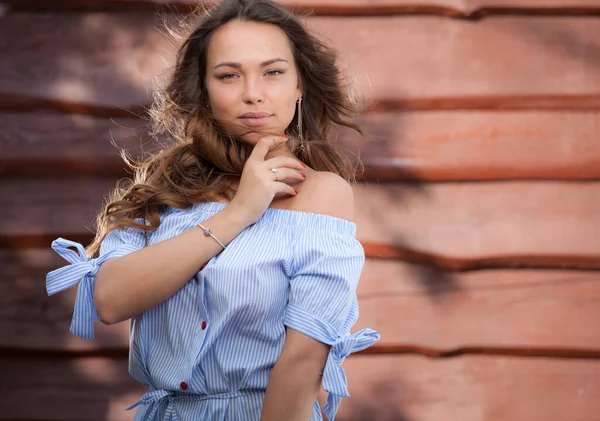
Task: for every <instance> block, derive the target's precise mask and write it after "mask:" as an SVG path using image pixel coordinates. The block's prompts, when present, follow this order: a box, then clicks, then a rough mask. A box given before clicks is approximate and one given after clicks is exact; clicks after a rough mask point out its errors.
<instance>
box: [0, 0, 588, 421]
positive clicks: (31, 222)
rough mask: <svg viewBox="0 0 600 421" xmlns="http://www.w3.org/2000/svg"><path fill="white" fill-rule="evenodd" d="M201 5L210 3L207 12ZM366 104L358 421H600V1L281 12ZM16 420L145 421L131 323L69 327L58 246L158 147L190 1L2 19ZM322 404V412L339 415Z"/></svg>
mask: <svg viewBox="0 0 600 421" xmlns="http://www.w3.org/2000/svg"><path fill="white" fill-rule="evenodd" d="M200 3H201V2H200V1H199V0H197V1H196V2H195V3H194V5H198V4H200ZM282 3H283V4H286V5H288V6H291V7H293V8H295V9H296V10H299V11H302V12H304V11H307V10H314V12H315V13H314V14H313V15H312V16H310V17H307V18H305V21H306V23H307V24H308V26H309V27H310V28H312V29H314V30H316V31H317V32H318V33H320V34H321V35H322V36H324V37H326V38H327V39H329V41H330V42H331V43H333V44H334V45H335V46H336V47H337V48H339V49H340V50H341V51H342V53H343V55H344V57H345V60H346V62H347V65H348V68H349V69H350V70H351V71H353V72H354V73H355V75H356V76H357V80H358V82H359V83H360V85H361V87H362V89H363V91H364V92H365V93H366V95H367V97H368V99H369V105H368V109H367V110H366V112H365V113H364V114H363V115H362V116H361V117H360V118H359V122H361V123H362V124H363V125H364V126H365V128H366V129H367V131H368V133H369V135H368V136H367V138H365V139H362V138H358V137H357V136H355V135H353V134H351V133H348V132H347V131H344V130H338V131H337V132H336V137H337V142H338V144H339V146H340V148H344V149H345V150H349V151H352V150H356V149H358V150H359V151H360V155H361V158H362V160H363V162H364V164H365V172H364V174H362V177H361V182H360V184H359V185H358V186H356V198H357V211H358V220H357V222H358V237H359V239H360V241H361V242H362V243H363V244H364V246H365V249H366V252H367V257H368V259H367V263H366V265H365V269H364V272H363V276H362V280H361V284H360V287H359V299H360V304H361V312H360V313H361V318H360V320H359V323H358V326H356V328H357V329H358V328H361V327H366V326H368V327H372V328H374V329H377V330H379V331H380V332H381V333H382V339H381V341H380V342H379V343H378V344H377V346H374V347H373V348H370V349H368V350H366V351H365V352H363V353H361V354H360V355H358V356H352V357H350V358H349V359H348V361H347V362H346V370H347V374H348V378H349V383H350V393H351V395H352V398H351V399H349V400H346V401H344V403H343V404H342V406H341V410H340V414H339V419H340V420H341V421H363V420H382V421H391V420H400V421H442V420H443V421H446V420H457V421H459V420H460V421H521V420H523V421H525V420H527V421H530V420H544V421H597V420H600V329H599V328H598V326H597V321H598V320H599V319H600V1H599V0H566V1H565V0H562V1H558V0H536V1H526V0H523V1H521V0H520V1H517V0H510V1H508V0H505V1H502V2H500V1H492V0H462V1H459V0H416V1H404V0H319V1H316V0H289V1H288V0H282ZM3 5H4V6H3V7H2V8H1V10H2V13H0V39H2V41H1V42H0V57H2V60H0V127H1V128H2V130H0V216H1V218H0V268H1V274H2V277H1V278H0V376H1V377H0V421H2V420H13V421H17V420H18V421H34V420H37V421H43V420H45V421H47V420H54V421H59V420H61V421H62V420H64V421H67V420H73V421H76V420H77V421H80V420H86V421H87V420H89V421H100V420H111V421H112V420H115V421H116V420H131V419H132V415H133V414H131V413H129V412H125V411H124V408H125V407H126V406H127V405H129V404H130V403H132V402H134V401H136V400H137V399H138V397H139V395H140V394H142V393H143V390H142V388H141V387H140V386H139V385H137V384H136V383H135V382H134V381H133V380H132V379H130V378H129V376H128V374H127V345H128V344H127V336H128V326H127V323H122V324H120V325H117V326H113V327H105V326H101V325H99V326H98V329H97V339H96V340H94V341H84V340H79V339H77V338H75V337H74V336H72V335H70V334H69V332H68V326H69V321H70V317H71V314H72V304H73V300H74V291H69V292H66V293H63V294H60V295H58V296H55V297H52V298H48V297H47V296H46V294H45V274H46V273H47V272H48V271H50V270H52V269H54V268H57V267H59V266H62V265H63V264H65V262H64V261H62V260H61V258H60V257H58V256H57V255H56V254H54V253H53V252H52V251H51V250H50V242H51V241H52V240H53V239H54V238H56V237H58V236H61V237H65V238H70V239H73V240H76V241H81V242H84V243H86V242H88V241H89V240H90V239H91V237H92V234H91V233H92V230H93V217H94V215H95V213H96V212H97V211H98V209H99V207H100V206H101V204H102V201H103V196H104V195H105V194H106V193H107V191H108V190H109V189H110V188H111V187H112V186H114V184H115V182H116V181H117V180H118V179H119V178H120V177H123V176H126V175H127V173H126V172H125V170H124V168H123V164H122V162H121V161H120V158H119V156H118V153H117V149H116V148H115V147H114V146H113V145H112V144H111V142H115V143H116V144H117V145H118V146H119V147H122V148H126V149H127V150H129V151H130V152H132V153H133V154H134V155H136V154H139V153H141V151H142V150H149V151H151V150H153V149H155V148H157V145H156V144H154V143H152V142H150V141H147V140H145V138H144V136H143V135H144V130H145V127H146V126H145V125H146V123H145V121H144V120H143V119H142V118H140V116H141V115H143V110H144V107H145V106H147V105H148V103H149V100H150V96H149V94H148V92H149V91H150V88H151V86H152V80H153V78H154V77H155V76H157V75H159V74H160V73H161V72H162V71H163V69H164V67H165V63H167V64H168V63H169V57H168V49H169V46H168V41H167V40H166V39H165V38H164V37H163V36H162V35H161V34H160V32H159V31H158V30H157V27H159V26H160V23H159V21H158V19H157V15H156V13H155V11H156V9H157V8H158V9H160V8H161V7H165V8H164V9H162V10H169V11H170V13H172V12H181V11H188V10H190V9H191V8H192V6H193V5H192V6H190V5H189V4H187V2H186V1H183V0H105V1H99V0H96V1H83V0H55V1H52V2H49V1H43V0H5V1H4V2H3ZM322 397H323V396H321V398H322Z"/></svg>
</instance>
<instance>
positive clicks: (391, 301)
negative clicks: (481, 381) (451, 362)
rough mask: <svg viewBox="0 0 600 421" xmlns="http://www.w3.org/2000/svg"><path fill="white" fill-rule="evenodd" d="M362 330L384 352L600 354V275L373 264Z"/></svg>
mask: <svg viewBox="0 0 600 421" xmlns="http://www.w3.org/2000/svg"><path fill="white" fill-rule="evenodd" d="M358 297H359V304H360V319H359V321H358V323H357V325H356V330H359V329H362V328H364V327H371V328H373V329H376V330H378V331H379V332H380V333H381V340H380V341H379V342H378V345H379V346H381V347H384V348H386V347H396V348H398V346H399V345H402V346H403V347H404V348H406V349H410V346H411V345H412V346H414V347H416V349H415V351H417V352H418V351H421V352H423V353H425V354H426V353H431V352H433V353H435V352H439V351H446V352H450V351H452V350H454V351H458V352H470V351H469V350H471V352H473V351H474V350H475V349H477V348H479V349H482V351H481V352H494V353H496V352H498V353H499V352H500V351H501V349H503V348H509V349H511V350H512V352H513V353H514V354H519V352H522V350H527V349H533V348H536V349H542V348H544V349H546V351H547V352H548V354H551V355H555V356H557V355H574V354H573V353H571V354H569V352H571V351H574V350H586V349H587V350H592V349H594V350H600V331H598V329H596V328H594V327H593V326H592V325H590V323H589V322H588V320H597V319H599V318H600V272H597V271H593V272H585V271H566V270H485V271H474V272H467V273H455V272H449V271H443V270H436V269H433V268H431V267H425V266H420V265H415V264H407V263H402V262H394V261H376V260H367V262H366V264H365V268H364V269H363V275H362V278H361V281H360V283H359V288H358Z"/></svg>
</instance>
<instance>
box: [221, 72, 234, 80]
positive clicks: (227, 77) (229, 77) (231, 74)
mask: <svg viewBox="0 0 600 421" xmlns="http://www.w3.org/2000/svg"><path fill="white" fill-rule="evenodd" d="M235 76H237V75H236V74H235V73H226V74H224V75H221V76H219V79H220V80H230V79H233V78H234V77H235Z"/></svg>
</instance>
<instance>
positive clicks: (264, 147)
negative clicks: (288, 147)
mask: <svg viewBox="0 0 600 421" xmlns="http://www.w3.org/2000/svg"><path fill="white" fill-rule="evenodd" d="M286 141H287V137H285V136H265V137H263V138H261V139H260V140H259V141H258V142H257V143H256V145H254V149H252V153H251V154H250V156H249V157H248V159H249V160H255V161H264V160H265V156H267V153H269V149H271V148H274V147H277V146H279V145H281V144H282V143H284V142H286Z"/></svg>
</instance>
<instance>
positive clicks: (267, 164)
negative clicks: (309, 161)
mask: <svg viewBox="0 0 600 421" xmlns="http://www.w3.org/2000/svg"><path fill="white" fill-rule="evenodd" d="M286 140H287V138H286V137H284V136H266V137H263V138H261V139H260V140H259V141H258V142H257V143H256V145H255V146H254V149H253V150H252V153H251V154H250V156H249V157H248V160H247V161H246V164H245V165H244V170H243V171H242V176H241V179H240V183H239V185H238V189H237V192H236V194H235V196H234V198H233V199H232V200H231V203H230V204H229V206H230V207H233V208H235V209H237V210H238V211H240V212H243V214H244V215H245V217H247V218H249V220H250V223H251V224H252V223H254V222H256V221H258V220H259V219H260V217H261V216H262V215H263V213H264V212H265V210H267V208H268V207H269V205H270V204H271V202H272V201H273V199H274V198H275V195H276V194H278V193H285V194H289V195H291V196H295V195H297V194H298V192H297V191H296V190H295V189H294V188H293V187H291V186H290V185H289V184H286V183H285V180H300V181H303V180H304V176H303V175H302V172H301V171H302V170H303V169H304V168H306V166H305V165H304V164H303V163H302V162H300V161H298V160H297V159H296V158H291V157H284V156H278V157H275V158H270V159H268V160H265V157H266V156H267V153H268V152H269V149H270V148H271V147H273V148H275V147H277V146H280V145H282V144H283V143H285V142H286ZM273 168H277V170H278V172H277V175H276V174H275V173H274V172H273V171H272V169H273Z"/></svg>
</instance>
